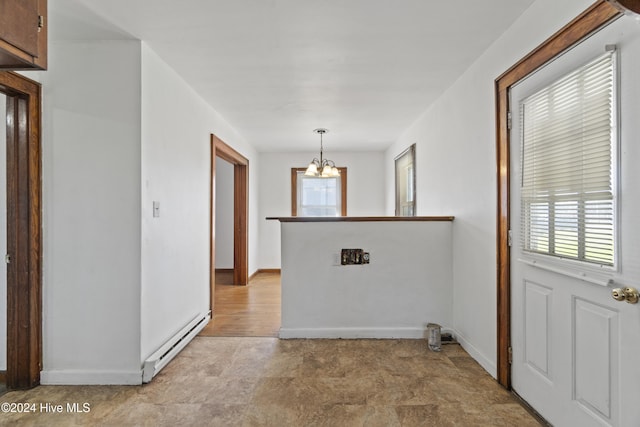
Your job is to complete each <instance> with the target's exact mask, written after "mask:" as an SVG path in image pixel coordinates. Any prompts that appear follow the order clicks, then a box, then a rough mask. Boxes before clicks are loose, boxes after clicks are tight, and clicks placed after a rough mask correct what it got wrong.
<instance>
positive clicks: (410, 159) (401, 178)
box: [395, 144, 416, 216]
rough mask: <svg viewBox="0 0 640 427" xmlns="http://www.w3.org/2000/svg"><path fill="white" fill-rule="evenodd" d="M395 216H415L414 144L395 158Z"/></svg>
mask: <svg viewBox="0 0 640 427" xmlns="http://www.w3.org/2000/svg"><path fill="white" fill-rule="evenodd" d="M395 166H396V216H416V144H413V145H411V147H409V148H407V149H406V150H405V151H403V152H402V153H401V154H400V155H399V156H398V157H396V158H395Z"/></svg>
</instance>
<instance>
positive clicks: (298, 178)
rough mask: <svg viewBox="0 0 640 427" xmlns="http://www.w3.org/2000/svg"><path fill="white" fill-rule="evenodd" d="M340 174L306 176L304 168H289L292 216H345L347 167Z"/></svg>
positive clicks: (341, 169)
mask: <svg viewBox="0 0 640 427" xmlns="http://www.w3.org/2000/svg"><path fill="white" fill-rule="evenodd" d="M338 169H339V170H340V176H338V177H330V178H319V177H315V176H306V175H305V174H304V172H305V170H306V168H292V169H291V215H292V216H345V215H346V214H347V197H346V193H347V168H338Z"/></svg>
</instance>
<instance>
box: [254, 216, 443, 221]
mask: <svg viewBox="0 0 640 427" xmlns="http://www.w3.org/2000/svg"><path fill="white" fill-rule="evenodd" d="M266 219H268V220H277V221H280V222H383V221H387V222H393V221H396V222H402V221H405V222H406V221H422V222H428V221H453V219H454V217H453V216H329V217H327V216H268V217H267V218H266Z"/></svg>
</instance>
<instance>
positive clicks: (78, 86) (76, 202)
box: [30, 41, 141, 384]
mask: <svg viewBox="0 0 640 427" xmlns="http://www.w3.org/2000/svg"><path fill="white" fill-rule="evenodd" d="M49 52H50V53H49V70H48V71H47V72H43V73H39V74H37V76H39V78H40V81H41V82H42V83H43V138H42V153H43V159H42V173H43V178H42V182H43V242H44V246H43V264H44V266H43V273H44V277H43V359H44V360H43V372H42V377H41V379H42V383H44V384H55V383H65V384H73V383H139V382H140V381H141V378H140V89H141V88H140V43H139V42H135V41H104V42H99V41H94V42H64V43H63V42H52V43H50V45H49ZM30 76H31V75H30Z"/></svg>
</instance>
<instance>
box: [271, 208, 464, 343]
mask: <svg viewBox="0 0 640 427" xmlns="http://www.w3.org/2000/svg"><path fill="white" fill-rule="evenodd" d="M279 219H280V221H281V228H282V327H281V329H280V338H414V339H417V338H424V336H425V331H426V326H427V324H428V323H431V322H433V323H438V324H440V325H441V326H442V327H443V328H444V329H445V330H447V329H450V328H451V325H452V319H453V313H452V310H453V307H452V303H453V300H452V298H453V289H452V283H453V281H452V257H451V234H452V222H451V221H452V220H453V218H452V217H439V218H434V217H431V218H425V217H411V218H406V217H405V218H400V217H378V218H372V217H369V218H363V217H360V218H358V217H355V218H349V217H342V218H279ZM342 249H362V250H363V251H364V252H368V253H369V257H370V261H369V263H368V264H362V265H342V259H341V251H342Z"/></svg>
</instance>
